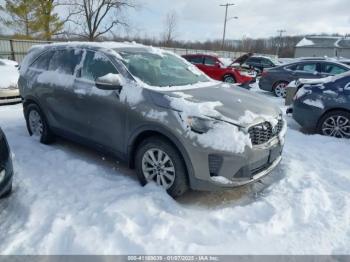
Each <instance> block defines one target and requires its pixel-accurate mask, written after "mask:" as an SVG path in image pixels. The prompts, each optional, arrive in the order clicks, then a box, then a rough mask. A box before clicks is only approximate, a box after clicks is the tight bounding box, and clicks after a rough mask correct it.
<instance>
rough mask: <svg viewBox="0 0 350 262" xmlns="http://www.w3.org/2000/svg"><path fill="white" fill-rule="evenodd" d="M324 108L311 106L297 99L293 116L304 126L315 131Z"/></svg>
mask: <svg viewBox="0 0 350 262" xmlns="http://www.w3.org/2000/svg"><path fill="white" fill-rule="evenodd" d="M323 113H324V110H323V109H321V108H318V107H314V106H310V105H307V104H305V103H303V102H302V101H301V99H297V100H296V101H294V103H293V118H294V120H295V121H296V122H297V123H298V124H299V125H301V126H302V127H303V128H305V129H307V130H310V131H315V130H316V127H317V124H318V121H319V119H320V117H321V116H322V115H323Z"/></svg>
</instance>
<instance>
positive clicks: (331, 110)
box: [317, 107, 350, 128]
mask: <svg viewBox="0 0 350 262" xmlns="http://www.w3.org/2000/svg"><path fill="white" fill-rule="evenodd" d="M336 111H343V112H347V113H349V114H350V109H349V108H344V107H332V108H329V109H326V110H325V112H323V114H322V115H321V116H320V117H319V118H318V120H317V128H318V127H319V125H320V124H321V123H320V122H321V120H322V119H323V117H324V116H325V115H327V114H329V113H332V112H336Z"/></svg>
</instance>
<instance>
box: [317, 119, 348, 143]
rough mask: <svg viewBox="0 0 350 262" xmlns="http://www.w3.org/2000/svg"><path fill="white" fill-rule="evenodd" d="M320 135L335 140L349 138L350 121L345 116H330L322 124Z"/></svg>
mask: <svg viewBox="0 0 350 262" xmlns="http://www.w3.org/2000/svg"><path fill="white" fill-rule="evenodd" d="M322 133H323V134H324V135H326V136H332V137H337V138H350V120H349V119H348V118H347V117H345V116H337V115H335V116H330V117H328V118H327V119H326V120H325V121H324V122H323V124H322Z"/></svg>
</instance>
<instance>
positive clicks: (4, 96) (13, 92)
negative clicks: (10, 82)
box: [0, 89, 22, 105]
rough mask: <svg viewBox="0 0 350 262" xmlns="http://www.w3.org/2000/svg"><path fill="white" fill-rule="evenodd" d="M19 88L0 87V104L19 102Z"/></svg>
mask: <svg viewBox="0 0 350 262" xmlns="http://www.w3.org/2000/svg"><path fill="white" fill-rule="evenodd" d="M21 101H22V100H21V97H20V94H19V89H0V105H5V104H14V103H20V102H21Z"/></svg>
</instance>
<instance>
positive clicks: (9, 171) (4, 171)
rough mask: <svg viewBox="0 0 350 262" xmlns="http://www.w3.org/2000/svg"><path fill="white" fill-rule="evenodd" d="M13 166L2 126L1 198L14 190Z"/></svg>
mask: <svg viewBox="0 0 350 262" xmlns="http://www.w3.org/2000/svg"><path fill="white" fill-rule="evenodd" d="M12 175H13V167H12V160H11V154H10V148H9V146H8V143H7V140H6V137H5V134H4V132H3V131H2V130H1V128H0V198H1V197H6V196H9V195H10V193H11V191H12Z"/></svg>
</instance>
